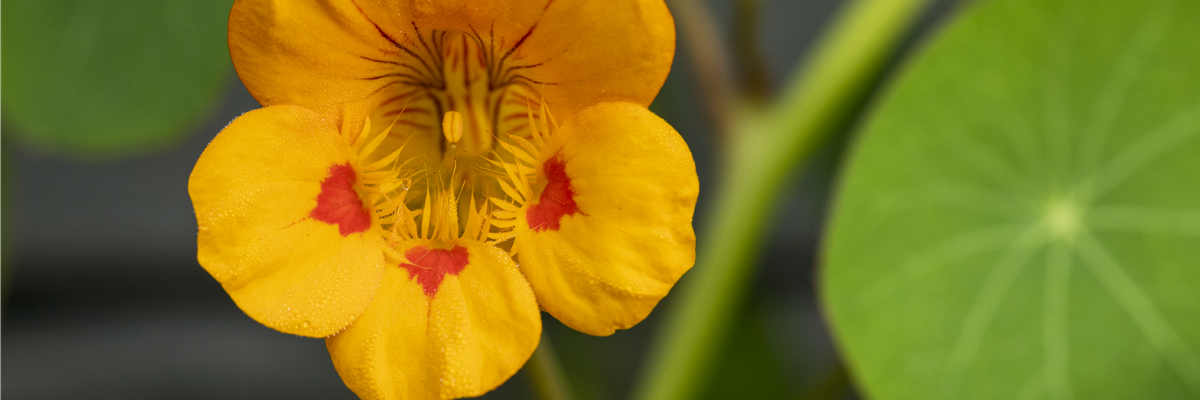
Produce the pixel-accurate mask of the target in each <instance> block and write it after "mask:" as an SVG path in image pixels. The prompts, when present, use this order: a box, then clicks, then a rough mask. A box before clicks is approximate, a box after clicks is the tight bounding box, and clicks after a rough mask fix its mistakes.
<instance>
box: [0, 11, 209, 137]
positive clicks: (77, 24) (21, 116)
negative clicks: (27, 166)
mask: <svg viewBox="0 0 1200 400" xmlns="http://www.w3.org/2000/svg"><path fill="white" fill-rule="evenodd" d="M231 5H232V1H213V0H170V1H164V0H122V1H107V0H77V1H71V0H12V1H6V2H5V3H4V11H5V13H4V14H3V60H4V65H3V81H4V86H3V97H4V117H5V118H6V124H12V126H14V127H15V128H17V129H13V130H10V131H9V132H13V133H19V134H21V135H22V137H21V138H22V139H25V140H26V141H27V142H32V143H33V144H35V145H39V146H42V147H48V148H50V149H52V150H58V151H62V152H66V153H69V154H86V155H89V156H112V155H118V154H126V153H130V152H135V151H145V150H148V149H152V148H154V147H159V146H162V145H165V144H168V143H170V142H172V141H174V140H177V139H179V138H180V137H181V135H182V134H184V133H186V128H187V127H188V125H189V124H190V123H193V122H195V121H196V120H197V119H198V118H200V117H201V116H202V115H203V114H204V113H205V112H207V111H210V110H211V109H212V108H213V107H215V105H216V104H215V101H216V100H217V99H218V95H219V94H221V93H222V92H223V89H225V87H226V84H225V79H227V77H228V73H229V71H230V69H231V68H230V67H231V63H230V61H229V51H228V50H227V47H226V39H225V37H226V36H225V30H226V24H227V23H226V21H227V19H228V15H229V8H230V6H231Z"/></svg>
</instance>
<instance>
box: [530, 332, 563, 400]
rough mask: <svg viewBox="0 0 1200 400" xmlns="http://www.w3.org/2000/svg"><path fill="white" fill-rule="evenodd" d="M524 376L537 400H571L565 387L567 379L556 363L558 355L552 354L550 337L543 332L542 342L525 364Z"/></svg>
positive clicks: (552, 346)
mask: <svg viewBox="0 0 1200 400" xmlns="http://www.w3.org/2000/svg"><path fill="white" fill-rule="evenodd" d="M525 374H526V376H528V377H529V383H530V384H531V385H532V386H533V391H534V392H535V393H537V395H538V397H539V398H541V399H543V400H571V399H573V397H571V388H570V387H569V386H568V385H567V379H566V377H564V376H563V372H562V367H561V366H560V365H559V363H558V355H557V354H555V352H554V345H552V344H551V343H550V337H549V336H548V335H546V333H545V332H542V341H541V343H538V347H537V350H534V352H533V356H532V357H530V358H529V362H528V363H526V364H525Z"/></svg>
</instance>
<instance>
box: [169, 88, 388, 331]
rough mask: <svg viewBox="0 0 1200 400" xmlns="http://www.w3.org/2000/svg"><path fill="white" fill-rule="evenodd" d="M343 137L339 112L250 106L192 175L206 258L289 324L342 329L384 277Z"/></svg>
mask: <svg viewBox="0 0 1200 400" xmlns="http://www.w3.org/2000/svg"><path fill="white" fill-rule="evenodd" d="M338 140H340V136H339V135H338V132H337V130H336V128H335V125H334V121H333V119H332V118H329V117H324V116H322V115H320V114H317V113H315V112H313V111H310V110H307V109H304V108H301V107H296V106H272V107H268V108H264V109H260V110H255V111H251V112H249V113H246V114H245V115H242V116H241V117H239V118H238V119H236V120H234V121H233V123H231V124H229V126H228V127H226V128H225V129H224V130H223V131H221V133H220V134H219V135H217V137H216V138H215V139H213V141H212V143H210V144H209V145H208V148H206V149H205V150H204V154H203V155H201V156H200V160H199V161H197V162H196V168H195V169H194V170H193V171H192V176H191V179H190V180H189V181H188V193H189V194H190V195H191V197H192V204H193V206H194V207H195V209H196V220H197V222H198V223H199V228H200V230H199V235H198V238H197V244H198V247H199V254H198V259H199V261H200V265H201V266H203V267H204V269H205V270H207V271H208V272H209V273H210V274H212V276H213V277H214V278H216V279H217V281H218V282H220V283H221V286H222V287H224V288H225V291H227V292H229V295H230V297H232V298H233V300H234V302H235V303H237V305H238V307H240V308H241V309H242V310H243V311H245V312H246V314H248V315H250V316H251V317H252V318H254V319H255V320H257V321H258V322H261V323H262V324H264V325H267V326H269V327H271V328H275V329H278V330H280V331H283V332H287V333H291V334H296V335H303V336H312V337H321V336H328V335H331V334H333V333H336V332H337V331H339V330H341V329H342V328H344V327H345V326H346V325H349V324H350V322H352V321H354V319H355V318H357V317H358V315H359V314H361V313H362V312H363V310H365V309H366V307H367V304H368V303H370V301H371V297H372V296H373V295H374V294H375V288H376V287H377V286H378V285H379V282H380V280H381V279H382V274H383V265H384V260H383V248H384V244H383V239H382V235H383V232H382V230H381V228H379V226H378V224H373V223H372V222H371V220H370V218H369V214H368V213H367V210H365V209H364V208H363V207H362V205H361V200H359V199H358V197H357V193H355V192H354V191H353V189H352V188H351V185H352V184H353V180H354V179H355V175H354V170H353V168H352V167H351V166H350V165H348V164H347V160H346V159H345V158H344V157H343V156H342V154H341V153H340V152H339V150H338V147H337V146H339V145H340V144H339V143H338ZM319 200H321V201H319ZM356 200H358V201H359V202H358V203H354V201H356Z"/></svg>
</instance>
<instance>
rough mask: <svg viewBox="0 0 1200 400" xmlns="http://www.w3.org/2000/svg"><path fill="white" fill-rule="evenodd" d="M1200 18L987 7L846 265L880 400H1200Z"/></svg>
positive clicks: (915, 116)
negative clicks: (1198, 19)
mask: <svg viewBox="0 0 1200 400" xmlns="http://www.w3.org/2000/svg"><path fill="white" fill-rule="evenodd" d="M1198 15H1200V2H1196V1H1174V2H1172V1H1158V0H1154V1H1143V0H1122V1H1099V2H1098V1H1089V0H1055V1H1043V0H996V1H987V2H978V3H975V4H973V5H971V6H970V8H969V9H968V10H966V11H965V12H964V13H963V15H962V16H961V17H962V18H961V19H959V20H957V21H955V22H953V23H951V24H950V26H948V27H947V29H946V30H945V32H943V34H942V35H941V36H940V37H938V38H936V39H934V40H933V41H932V42H931V43H930V45H929V47H928V48H927V49H926V51H925V52H924V53H923V54H921V55H920V56H919V57H918V58H917V59H915V60H914V61H913V62H912V63H911V65H909V66H908V68H907V71H906V73H904V74H903V75H902V76H901V77H900V78H899V79H898V81H896V82H895V84H894V87H892V90H891V92H890V93H889V95H888V96H886V98H884V99H883V101H882V103H881V104H880V107H878V109H877V112H875V114H874V115H873V118H872V120H871V121H869V123H868V124H867V125H866V129H865V130H864V132H863V135H862V137H861V138H860V139H859V143H857V148H856V150H855V154H853V155H852V158H851V159H850V162H849V163H848V169H847V171H846V172H845V176H844V181H843V182H842V187H841V194H840V199H838V202H837V205H836V206H835V213H834V215H833V219H832V221H831V225H830V231H829V236H828V242H827V247H826V249H825V252H826V260H825V268H826V269H825V270H824V272H823V282H822V284H823V286H824V301H825V303H826V307H827V308H828V310H829V312H830V314H831V320H832V325H833V327H834V331H835V334H836V336H837V338H838V341H839V342H840V344H841V345H842V348H843V350H844V351H845V352H846V355H847V358H848V359H849V361H850V362H851V363H850V368H851V371H852V373H853V375H855V377H856V381H857V382H858V383H859V384H861V385H862V389H863V392H864V393H865V394H866V395H867V396H868V397H869V398H873V399H922V400H926V399H1014V398H1016V399H1040V398H1050V399H1070V398H1076V399H1116V398H1121V399H1151V398H1153V399H1171V398H1200V185H1198V184H1197V183H1198V182H1200V24H1197V23H1196V16H1198Z"/></svg>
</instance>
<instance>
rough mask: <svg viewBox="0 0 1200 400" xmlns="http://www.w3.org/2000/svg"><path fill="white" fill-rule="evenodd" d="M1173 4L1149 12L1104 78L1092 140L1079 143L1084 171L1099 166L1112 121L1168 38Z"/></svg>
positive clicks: (1091, 121) (1091, 120)
mask: <svg viewBox="0 0 1200 400" xmlns="http://www.w3.org/2000/svg"><path fill="white" fill-rule="evenodd" d="M1173 5H1174V1H1160V2H1158V7H1155V8H1154V9H1151V10H1149V12H1147V13H1146V16H1145V17H1144V18H1142V21H1141V23H1140V24H1139V26H1138V28H1137V31H1136V33H1135V34H1134V35H1133V38H1132V39H1130V41H1129V42H1130V43H1129V45H1128V46H1126V47H1125V50H1124V51H1122V54H1121V56H1120V58H1119V59H1118V60H1117V62H1116V65H1114V66H1113V68H1112V71H1111V72H1110V73H1109V75H1108V78H1107V79H1105V81H1104V86H1102V87H1101V91H1100V95H1099V96H1097V97H1096V102H1095V104H1094V105H1093V106H1092V111H1091V115H1090V116H1089V117H1088V120H1087V123H1086V125H1085V129H1084V133H1085V134H1087V136H1086V137H1088V138H1090V139H1091V140H1085V141H1083V142H1082V143H1080V157H1079V163H1080V165H1079V167H1080V170H1081V171H1091V170H1094V169H1095V168H1096V166H1097V164H1099V163H1100V157H1101V154H1102V153H1103V152H1104V145H1105V142H1106V141H1107V138H1108V134H1109V133H1110V131H1111V130H1112V125H1113V122H1114V121H1115V120H1116V118H1117V116H1118V115H1119V113H1120V110H1121V108H1122V107H1123V106H1124V105H1125V102H1126V101H1127V100H1128V98H1129V93H1130V92H1131V91H1132V90H1131V89H1132V88H1133V84H1134V82H1136V81H1137V80H1138V78H1139V77H1140V76H1141V74H1142V71H1144V68H1143V67H1145V65H1146V60H1147V59H1149V58H1150V55H1151V54H1152V53H1153V52H1154V50H1155V49H1156V48H1157V47H1158V44H1159V43H1160V42H1162V38H1163V36H1165V35H1164V33H1165V32H1166V27H1167V26H1168V24H1167V22H1168V21H1169V20H1170V16H1171V10H1172V8H1173V7H1172V6H1173Z"/></svg>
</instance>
